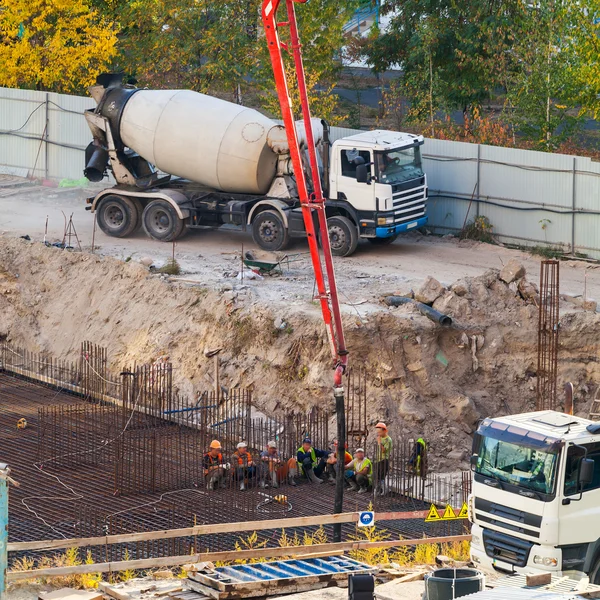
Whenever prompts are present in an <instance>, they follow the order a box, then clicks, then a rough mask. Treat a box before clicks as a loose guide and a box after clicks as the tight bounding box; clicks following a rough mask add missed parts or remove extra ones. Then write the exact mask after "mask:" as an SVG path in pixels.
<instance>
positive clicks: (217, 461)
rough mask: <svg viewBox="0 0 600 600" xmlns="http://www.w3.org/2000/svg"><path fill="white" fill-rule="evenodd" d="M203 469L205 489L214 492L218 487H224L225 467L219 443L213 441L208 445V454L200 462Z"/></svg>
mask: <svg viewBox="0 0 600 600" xmlns="http://www.w3.org/2000/svg"><path fill="white" fill-rule="evenodd" d="M202 465H203V467H204V479H205V480H206V488H207V489H209V490H216V489H217V488H218V487H225V471H226V465H225V464H224V463H223V454H221V442H219V440H213V441H212V442H211V443H210V446H209V449H208V452H207V453H206V454H205V455H204V459H203V461H202Z"/></svg>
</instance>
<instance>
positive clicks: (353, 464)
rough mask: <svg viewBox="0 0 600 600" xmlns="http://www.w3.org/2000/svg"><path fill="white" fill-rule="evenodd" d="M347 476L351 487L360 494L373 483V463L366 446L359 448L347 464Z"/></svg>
mask: <svg viewBox="0 0 600 600" xmlns="http://www.w3.org/2000/svg"><path fill="white" fill-rule="evenodd" d="M346 469H347V471H346V476H347V478H348V483H349V484H350V487H351V488H352V489H353V490H355V491H357V492H358V493H359V494H364V493H365V492H368V491H369V488H370V487H371V486H372V485H373V464H372V463H371V461H370V460H369V459H368V458H367V457H366V456H365V449H364V448H357V449H356V450H355V452H354V458H353V459H352V460H351V461H350V462H349V463H348V464H347V465H346Z"/></svg>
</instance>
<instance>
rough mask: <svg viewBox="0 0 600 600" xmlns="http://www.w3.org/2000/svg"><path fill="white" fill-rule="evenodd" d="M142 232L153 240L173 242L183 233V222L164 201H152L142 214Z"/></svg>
mask: <svg viewBox="0 0 600 600" xmlns="http://www.w3.org/2000/svg"><path fill="white" fill-rule="evenodd" d="M142 225H143V226H144V231H145V232H146V234H147V235H148V236H149V237H151V238H152V239H153V240H158V241H159V242H173V241H175V240H176V239H178V238H180V237H181V236H182V235H183V233H184V232H185V222H184V221H183V220H182V219H180V218H179V216H178V215H177V213H176V212H175V209H174V208H173V207H172V206H171V205H170V204H169V203H168V202H165V201H164V200H152V202H150V204H148V205H147V206H146V208H145V209H144V213H143V214H142Z"/></svg>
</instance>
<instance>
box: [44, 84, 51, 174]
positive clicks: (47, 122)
mask: <svg viewBox="0 0 600 600" xmlns="http://www.w3.org/2000/svg"><path fill="white" fill-rule="evenodd" d="M49 126H50V94H49V93H48V92H46V127H45V130H46V140H45V144H44V145H45V148H44V154H45V156H44V172H45V174H46V179H48V176H49V174H50V169H49V167H48V158H49V155H50V148H49V146H50V143H49V140H50V132H49V131H48V127H49Z"/></svg>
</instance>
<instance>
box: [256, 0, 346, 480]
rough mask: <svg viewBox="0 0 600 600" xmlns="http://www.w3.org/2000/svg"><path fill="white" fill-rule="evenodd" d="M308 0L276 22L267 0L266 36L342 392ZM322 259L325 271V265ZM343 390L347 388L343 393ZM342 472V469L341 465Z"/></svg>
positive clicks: (342, 353) (272, 2)
mask: <svg viewBox="0 0 600 600" xmlns="http://www.w3.org/2000/svg"><path fill="white" fill-rule="evenodd" d="M306 1H307V0H285V3H286V7H287V21H284V22H277V10H278V8H279V5H280V2H281V0H263V6H262V19H263V23H264V26H265V35H266V38H267V42H268V45H269V54H270V56H271V63H272V65H273V73H274V75H275V85H276V87H277V95H278V96H279V104H280V106H281V113H282V116H283V123H284V125H285V131H286V135H287V139H288V144H289V148H290V155H291V158H292V165H293V167H294V175H295V177H296V184H297V186H298V196H299V198H300V204H301V206H302V216H303V218H304V227H305V229H306V235H307V237H308V245H309V248H310V255H311V259H312V263H313V268H314V271H315V278H316V283H317V290H318V296H317V298H318V299H319V301H320V303H321V310H322V312H323V320H324V321H325V325H326V327H327V333H328V336H329V342H330V345H331V351H332V354H333V359H334V366H335V375H334V389H337V390H341V388H342V376H343V374H344V371H345V370H346V366H347V364H348V351H347V350H346V343H345V341H344V330H343V327H342V315H341V311H340V303H339V298H338V291H337V285H336V282H335V272H334V268H333V258H332V256H331V247H330V244H329V234H328V231H327V218H326V215H325V199H324V198H323V187H322V185H321V179H320V176H319V168H318V164H317V154H316V149H315V143H314V136H313V131H312V125H311V119H310V107H309V103H308V93H307V90H306V79H305V76H304V66H303V64H302V46H301V44H300V39H299V36H298V27H297V22H296V13H295V8H294V3H295V2H302V3H305V2H306ZM280 27H289V31H290V40H291V48H290V47H288V45H287V44H286V43H284V42H282V41H281V40H280V38H279V33H278V28H280ZM282 49H284V50H287V51H291V54H292V56H293V58H294V66H295V71H296V73H295V75H296V81H297V83H298V92H299V95H300V104H301V106H302V118H303V120H304V129H305V130H306V141H307V146H308V156H309V164H310V171H311V177H312V184H313V186H312V187H313V190H314V191H313V192H312V193H311V194H309V192H308V186H307V182H306V176H305V173H304V169H303V168H302V159H301V157H300V145H299V143H298V132H297V131H296V123H295V120H294V113H293V109H292V103H291V100H290V94H289V89H288V84H287V79H286V70H285V64H284V61H283V55H282ZM313 212H314V213H316V215H317V217H318V219H317V221H318V224H319V231H320V234H321V235H320V238H321V246H322V249H323V256H322V258H321V254H320V252H319V242H318V239H317V232H316V230H315V224H314V220H313ZM323 263H324V266H325V269H323ZM342 393H343V392H342ZM340 470H342V469H340Z"/></svg>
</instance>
